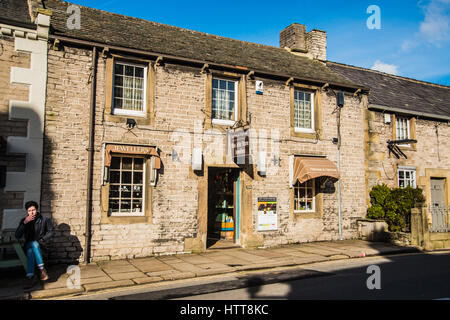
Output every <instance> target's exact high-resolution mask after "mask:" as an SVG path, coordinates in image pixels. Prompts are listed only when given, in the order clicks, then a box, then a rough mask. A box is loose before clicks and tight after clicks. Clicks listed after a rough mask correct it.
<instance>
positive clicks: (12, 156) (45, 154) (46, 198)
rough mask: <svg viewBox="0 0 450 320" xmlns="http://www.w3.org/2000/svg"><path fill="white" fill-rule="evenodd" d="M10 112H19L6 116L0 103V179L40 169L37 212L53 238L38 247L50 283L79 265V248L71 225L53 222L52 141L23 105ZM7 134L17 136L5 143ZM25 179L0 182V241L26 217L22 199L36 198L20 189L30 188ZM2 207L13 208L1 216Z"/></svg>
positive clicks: (28, 174)
mask: <svg viewBox="0 0 450 320" xmlns="http://www.w3.org/2000/svg"><path fill="white" fill-rule="evenodd" d="M0 102H1V101H0ZM17 104H20V102H16V105H17ZM11 114H13V115H20V117H19V116H17V118H13V119H10V115H9V114H8V105H5V104H2V105H0V141H1V142H2V143H1V145H0V168H1V167H3V169H2V170H0V174H2V176H1V177H0V182H3V183H4V184H5V185H6V173H7V172H17V173H18V174H19V175H18V179H17V180H16V181H14V182H13V183H17V181H21V180H22V179H23V181H25V182H26V181H28V179H29V177H32V176H33V174H36V172H39V171H41V170H42V172H41V175H40V178H41V181H40V182H41V185H40V187H41V190H40V195H41V198H40V203H39V211H40V213H41V214H42V215H43V216H45V217H47V218H50V219H51V221H52V224H53V226H54V235H53V237H52V238H50V239H49V240H48V241H47V242H46V243H44V244H43V246H42V253H43V258H44V262H45V265H46V267H48V271H49V276H50V278H49V281H48V282H50V283H51V282H55V281H57V280H58V279H59V278H60V276H61V275H63V274H65V273H66V271H67V266H68V265H78V264H79V261H80V260H79V259H80V257H81V255H82V252H83V249H82V246H81V243H80V240H79V239H78V237H77V236H76V235H74V234H72V231H71V227H70V226H69V225H68V224H67V223H60V224H57V221H55V218H54V217H53V212H54V203H55V199H54V190H53V188H54V186H55V184H54V180H55V174H56V173H57V168H55V166H54V164H53V162H52V159H53V157H54V155H53V147H52V146H53V143H52V141H51V139H50V138H49V137H48V136H47V135H45V134H42V132H41V130H39V129H40V128H41V122H40V118H39V116H38V114H37V113H36V112H35V111H34V110H33V109H31V108H29V107H27V106H22V107H21V106H14V107H12V108H11ZM24 119H27V120H24ZM8 137H17V138H19V139H14V141H12V142H11V141H10V142H9V145H8ZM21 139H23V141H21ZM37 143H42V154H41V151H40V150H39V148H36V144H37ZM21 173H23V175H22V174H21ZM22 177H24V178H22ZM25 182H24V186H19V185H17V186H14V187H11V186H9V187H8V189H9V190H10V191H5V190H6V188H5V186H3V185H0V242H5V241H6V242H9V241H11V240H15V235H14V234H15V230H16V228H17V226H18V223H19V221H20V220H21V219H22V218H23V217H25V216H26V211H25V209H24V204H25V202H26V201H28V200H34V201H38V200H39V199H34V197H33V195H32V193H31V192H29V193H27V192H23V190H28V189H29V187H30V185H25ZM30 183H31V181H30ZM8 184H10V183H9V182H8ZM15 190H22V191H15ZM31 198H33V199H31ZM36 198H37V197H36ZM4 209H14V210H17V211H16V212H15V213H11V212H10V213H8V214H7V215H4ZM5 218H6V219H5ZM21 240H23V239H21ZM9 255H11V256H12V255H14V257H15V253H14V252H13V251H11V252H6V257H7V256H9ZM11 272H13V270H11ZM17 272H20V273H22V272H24V270H23V268H22V267H20V268H17ZM13 273H14V272H13ZM13 273H12V274H13ZM24 276H25V275H24ZM35 289H38V288H35Z"/></svg>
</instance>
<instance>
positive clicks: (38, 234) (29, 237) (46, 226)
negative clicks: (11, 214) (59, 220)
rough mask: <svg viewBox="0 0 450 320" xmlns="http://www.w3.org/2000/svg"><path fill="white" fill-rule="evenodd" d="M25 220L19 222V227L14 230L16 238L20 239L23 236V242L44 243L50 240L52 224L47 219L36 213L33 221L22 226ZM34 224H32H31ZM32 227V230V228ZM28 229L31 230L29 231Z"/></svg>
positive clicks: (52, 230)
mask: <svg viewBox="0 0 450 320" xmlns="http://www.w3.org/2000/svg"><path fill="white" fill-rule="evenodd" d="M24 220H25V218H23V219H22V220H20V223H19V226H18V227H17V230H16V238H17V239H20V238H21V237H22V236H23V235H25V242H30V241H39V242H44V241H47V240H48V239H50V238H51V237H52V236H53V234H54V229H53V224H52V222H51V221H50V219H49V218H46V217H44V216H42V215H41V214H40V213H37V215H36V218H35V219H34V221H30V222H28V223H27V224H24V223H23V222H24ZM33 222H34V223H33ZM33 225H34V228H33ZM30 228H33V229H32V230H30Z"/></svg>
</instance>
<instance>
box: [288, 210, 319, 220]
mask: <svg viewBox="0 0 450 320" xmlns="http://www.w3.org/2000/svg"><path fill="white" fill-rule="evenodd" d="M294 216H295V218H296V219H321V218H322V215H321V214H320V213H319V212H315V211H314V212H312V211H309V212H300V211H294Z"/></svg>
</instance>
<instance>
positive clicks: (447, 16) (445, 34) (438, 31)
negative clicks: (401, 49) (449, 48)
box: [419, 0, 450, 46]
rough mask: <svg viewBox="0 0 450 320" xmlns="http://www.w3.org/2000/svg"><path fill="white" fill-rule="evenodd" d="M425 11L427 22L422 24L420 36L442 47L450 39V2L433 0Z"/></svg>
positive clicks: (447, 0) (448, 0) (449, 0)
mask: <svg viewBox="0 0 450 320" xmlns="http://www.w3.org/2000/svg"><path fill="white" fill-rule="evenodd" d="M424 10H425V20H424V21H423V22H422V23H421V24H420V29H419V30H420V35H421V37H423V38H424V39H425V40H426V41H428V42H430V43H432V44H435V45H436V46H440V45H441V43H442V42H446V41H448V40H449V39H450V0H432V1H431V2H430V3H429V4H428V5H427V6H425V8H424Z"/></svg>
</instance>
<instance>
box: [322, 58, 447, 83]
mask: <svg viewBox="0 0 450 320" xmlns="http://www.w3.org/2000/svg"><path fill="white" fill-rule="evenodd" d="M327 63H331V64H335V65H340V66H344V67H347V68H351V69H358V70H364V71H370V72H373V73H379V74H382V75H386V76H390V77H393V78H396V79H401V80H407V81H411V82H415V83H422V84H426V85H431V86H436V87H439V88H443V89H450V86H446V85H443V84H438V83H433V82H428V81H423V80H418V79H414V78H408V77H403V76H398V75H395V74H391V73H386V72H382V71H378V70H373V69H367V68H363V67H359V66H353V65H350V64H345V63H340V62H334V61H329V60H328V61H327Z"/></svg>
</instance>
